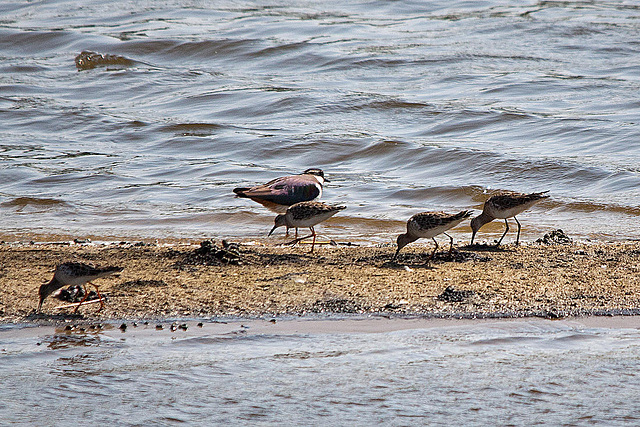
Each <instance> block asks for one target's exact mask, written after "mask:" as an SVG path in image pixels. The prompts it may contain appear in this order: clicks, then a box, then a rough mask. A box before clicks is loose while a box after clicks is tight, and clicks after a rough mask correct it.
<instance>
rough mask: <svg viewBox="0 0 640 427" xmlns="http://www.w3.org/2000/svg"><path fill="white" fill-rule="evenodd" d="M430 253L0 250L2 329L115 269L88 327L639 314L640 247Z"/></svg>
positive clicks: (45, 317)
mask: <svg viewBox="0 0 640 427" xmlns="http://www.w3.org/2000/svg"><path fill="white" fill-rule="evenodd" d="M431 248H432V246H430V245H429V244H428V243H426V244H413V245H409V246H407V247H406V248H405V249H404V250H403V252H402V253H401V255H400V257H399V258H398V260H397V262H392V261H390V259H391V257H392V255H393V253H394V252H395V247H393V246H391V245H389V246H388V247H354V246H322V247H316V250H315V251H314V253H312V254H310V253H309V247H308V246H306V245H302V246H299V247H293V248H292V247H289V246H285V247H280V246H273V243H271V242H269V244H268V245H266V244H265V245H262V244H259V243H258V244H255V243H254V244H231V245H230V246H227V247H226V248H224V247H223V245H222V243H221V242H213V244H212V245H211V246H207V245H205V246H201V245H200V244H196V245H191V244H186V243H181V244H179V243H178V244H172V245H154V244H131V243H107V244H6V243H5V244H2V245H0V282H1V283H2V286H1V287H0V322H5V323H7V322H38V323H41V322H48V321H56V320H62V319H65V318H73V317H72V316H73V315H72V314H71V312H72V310H73V309H72V308H67V309H56V307H57V306H60V305H64V304H67V303H65V302H62V301H59V300H57V299H55V298H52V297H50V298H48V299H47V300H46V301H45V304H44V306H43V310H42V313H39V314H36V313H35V308H36V307H37V303H38V293H37V290H38V287H39V286H40V285H41V284H42V283H44V282H45V281H48V280H49V279H50V278H51V277H52V274H53V270H54V268H55V265H56V264H58V263H60V262H64V261H80V262H86V263H92V264H94V265H99V266H106V265H118V266H122V267H124V268H125V270H124V271H123V272H122V273H119V274H117V275H114V276H110V277H107V278H103V279H99V280H97V281H96V284H98V285H100V289H101V291H103V293H104V294H106V295H107V297H108V302H107V304H106V307H105V308H104V309H103V310H102V311H100V312H98V311H97V308H98V307H99V305H98V304H92V305H87V306H83V307H81V308H80V309H79V311H78V313H80V315H79V316H82V317H84V318H86V319H101V320H109V319H142V318H148V319H149V318H201V317H209V316H246V317H259V316H277V315H294V316H297V315H314V314H321V315H322V314H325V313H383V314H389V315H417V316H426V317H467V318H474V317H524V316H542V317H548V318H558V317H565V316H576V315H577V316H580V315H597V314H640V274H639V273H640V242H637V241H634V242H616V243H606V242H582V243H571V244H559V245H547V244H542V243H528V244H525V245H522V246H520V247H515V246H513V245H507V246H504V247H502V248H500V249H498V250H496V249H494V248H492V247H487V246H480V245H476V246H473V247H459V248H456V251H455V252H454V256H453V258H451V257H449V256H448V254H447V253H446V252H438V254H437V256H436V258H435V260H434V261H432V262H431V263H426V261H427V258H428V255H429V254H430V252H431Z"/></svg>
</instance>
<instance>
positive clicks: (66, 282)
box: [38, 262, 124, 313]
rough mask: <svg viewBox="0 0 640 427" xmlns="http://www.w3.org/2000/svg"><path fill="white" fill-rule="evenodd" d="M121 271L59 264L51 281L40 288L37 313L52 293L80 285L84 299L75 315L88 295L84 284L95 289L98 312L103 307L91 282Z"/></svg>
mask: <svg viewBox="0 0 640 427" xmlns="http://www.w3.org/2000/svg"><path fill="white" fill-rule="evenodd" d="M122 270H124V268H122V267H105V268H96V267H93V266H91V265H87V264H83V263H81V262H65V263H63V264H60V265H58V266H57V267H56V271H55V273H54V274H53V279H51V281H50V282H48V283H45V284H44V285H42V286H40V290H39V294H40V304H38V311H40V309H41V308H42V303H43V302H44V300H45V298H46V297H48V296H49V295H51V294H52V293H53V292H55V291H57V290H58V289H60V288H63V287H65V286H70V285H80V286H82V288H83V289H84V299H83V300H82V301H80V304H78V306H77V307H76V309H75V310H74V311H73V312H74V313H75V312H76V311H78V308H80V306H81V305H82V303H83V302H84V301H85V300H86V299H87V296H88V295H89V294H88V292H87V288H86V287H85V286H84V284H85V283H89V284H91V285H93V286H94V287H95V288H96V292H97V293H98V298H99V299H100V310H102V308H103V307H104V302H103V301H102V295H100V290H99V289H98V286H96V285H94V284H93V283H91V281H92V280H95V279H99V278H101V277H105V276H108V275H110V274H113V273H117V272H120V271H122ZM100 310H98V311H100Z"/></svg>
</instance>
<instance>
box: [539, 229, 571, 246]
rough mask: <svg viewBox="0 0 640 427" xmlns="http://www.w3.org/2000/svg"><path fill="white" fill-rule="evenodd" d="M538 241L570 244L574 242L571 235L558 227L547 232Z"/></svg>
mask: <svg viewBox="0 0 640 427" xmlns="http://www.w3.org/2000/svg"><path fill="white" fill-rule="evenodd" d="M536 243H544V244H545V245H570V244H571V243H573V240H571V237H569V236H567V235H566V234H565V233H564V231H562V230H560V229H557V230H553V231H551V232H549V233H546V234H545V235H544V236H542V238H540V239H538V240H536Z"/></svg>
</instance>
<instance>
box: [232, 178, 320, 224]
mask: <svg viewBox="0 0 640 427" xmlns="http://www.w3.org/2000/svg"><path fill="white" fill-rule="evenodd" d="M325 182H329V180H328V179H326V178H325V177H324V172H323V171H322V169H315V168H313V169H307V170H306V171H304V172H302V173H301V174H299V175H289V176H282V177H280V178H276V179H274V180H272V181H269V182H267V183H266V184H263V185H256V186H255V187H238V188H234V189H233V192H234V193H236V195H237V196H238V197H245V198H248V199H251V200H253V201H254V202H258V203H260V204H261V205H262V206H264V207H266V208H267V209H269V210H271V211H273V212H275V213H279V214H283V213H285V212H286V211H287V208H288V207H289V206H291V205H294V204H296V203H299V202H309V201H312V200H315V199H318V198H320V197H321V196H322V186H323V185H324V183H325Z"/></svg>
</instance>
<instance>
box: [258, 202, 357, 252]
mask: <svg viewBox="0 0 640 427" xmlns="http://www.w3.org/2000/svg"><path fill="white" fill-rule="evenodd" d="M343 209H346V206H331V205H328V204H326V203H322V202H300V203H296V204H295V205H292V206H289V208H287V211H286V212H285V213H284V214H281V215H278V216H276V219H275V221H274V222H275V225H274V226H273V228H272V229H271V231H270V232H269V236H271V233H273V232H274V231H275V229H276V228H278V227H282V226H286V227H289V228H292V227H295V228H298V227H309V230H311V234H310V235H308V236H305V237H301V238H299V239H295V240H293V241H292V242H291V244H295V243H297V242H299V241H301V240H304V239H307V238H309V237H313V243H311V252H313V247H314V245H315V244H316V231H315V230H314V229H313V226H314V225H316V224H319V223H321V222H322V221H324V220H326V219H329V218H331V217H332V216H334V215H335V214H337V213H338V212H340V211H341V210H343Z"/></svg>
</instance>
